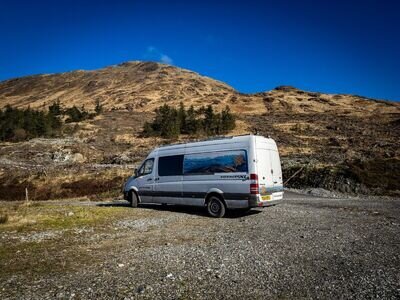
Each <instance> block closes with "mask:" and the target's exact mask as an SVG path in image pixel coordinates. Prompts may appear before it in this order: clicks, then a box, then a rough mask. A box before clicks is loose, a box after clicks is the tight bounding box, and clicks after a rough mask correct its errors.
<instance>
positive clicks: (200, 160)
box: [183, 150, 247, 175]
mask: <svg viewBox="0 0 400 300" xmlns="http://www.w3.org/2000/svg"><path fill="white" fill-rule="evenodd" d="M231 172H247V155H246V151H244V150H234V151H223V152H222V151H221V152H212V153H198V154H188V155H185V161H184V163H183V173H184V174H185V175H186V174H187V175H196V174H214V173H231Z"/></svg>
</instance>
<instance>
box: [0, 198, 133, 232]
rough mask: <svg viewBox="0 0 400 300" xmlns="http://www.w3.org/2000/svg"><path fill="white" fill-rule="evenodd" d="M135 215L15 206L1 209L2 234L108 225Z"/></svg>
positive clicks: (109, 210)
mask: <svg viewBox="0 0 400 300" xmlns="http://www.w3.org/2000/svg"><path fill="white" fill-rule="evenodd" d="M129 213H131V212H130V211H129V209H127V208H125V207H96V206H72V205H69V206H64V205H55V204H47V203H46V204H39V203H34V204H33V205H24V204H15V203H14V204H13V205H3V206H0V216H7V221H6V222H3V223H1V222H0V232H1V231H12V230H17V231H40V230H62V229H71V228H76V227H83V226H95V225H98V224H102V223H107V222H108V221H110V220H113V219H115V218H118V217H124V216H125V215H127V214H129Z"/></svg>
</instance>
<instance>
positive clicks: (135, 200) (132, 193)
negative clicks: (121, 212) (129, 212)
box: [128, 191, 138, 207]
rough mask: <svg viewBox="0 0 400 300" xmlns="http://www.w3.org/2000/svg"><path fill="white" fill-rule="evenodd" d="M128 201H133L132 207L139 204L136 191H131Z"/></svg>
mask: <svg viewBox="0 0 400 300" xmlns="http://www.w3.org/2000/svg"><path fill="white" fill-rule="evenodd" d="M128 201H129V202H130V203H131V207H137V206H138V197H137V195H136V193H135V192H134V191H129V194H128Z"/></svg>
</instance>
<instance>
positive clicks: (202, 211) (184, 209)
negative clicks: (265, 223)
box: [97, 201, 261, 219]
mask: <svg viewBox="0 0 400 300" xmlns="http://www.w3.org/2000/svg"><path fill="white" fill-rule="evenodd" d="M97 206H100V207H130V204H129V202H126V201H119V202H112V203H99V204H97ZM138 208H139V209H151V210H158V211H170V212H177V213H185V214H189V215H197V216H202V217H209V215H208V213H207V209H206V208H205V207H198V206H186V205H175V204H170V205H160V204H139V205H138ZM259 213H261V211H260V210H255V209H252V210H250V211H242V210H237V209H236V210H227V211H226V214H225V216H224V218H228V219H236V218H242V217H247V216H251V215H256V214H259Z"/></svg>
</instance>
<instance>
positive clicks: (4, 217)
mask: <svg viewBox="0 0 400 300" xmlns="http://www.w3.org/2000/svg"><path fill="white" fill-rule="evenodd" d="M7 221H8V215H6V214H0V224H5V223H7Z"/></svg>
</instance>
